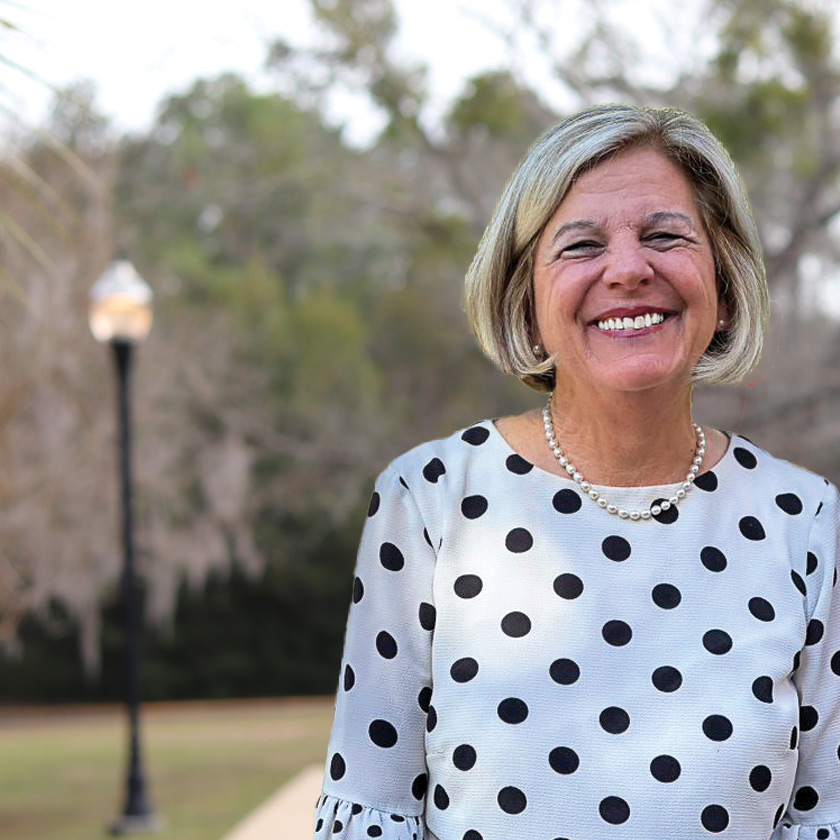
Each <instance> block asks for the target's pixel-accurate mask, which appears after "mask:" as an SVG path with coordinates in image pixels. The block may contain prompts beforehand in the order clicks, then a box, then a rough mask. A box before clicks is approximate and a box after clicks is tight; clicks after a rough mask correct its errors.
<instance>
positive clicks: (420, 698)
mask: <svg viewBox="0 0 840 840" xmlns="http://www.w3.org/2000/svg"><path fill="white" fill-rule="evenodd" d="M431 702H432V689H431V686H428V685H425V686H423V688H421V689H420V693H419V694H418V695H417V704H418V705H419V706H420V708H421V709H422V710H423V711H424V712H428V711H429V704H430V703H431Z"/></svg>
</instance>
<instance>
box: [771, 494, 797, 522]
mask: <svg viewBox="0 0 840 840" xmlns="http://www.w3.org/2000/svg"><path fill="white" fill-rule="evenodd" d="M776 504H777V505H778V506H779V507H780V508H781V509H782V510H783V511H784V512H785V513H789V514H790V515H791V516H796V515H797V514H799V513H802V499H800V498H799V496H797V495H796V493H780V494H779V495H778V496H776Z"/></svg>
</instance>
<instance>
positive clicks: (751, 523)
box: [738, 516, 767, 540]
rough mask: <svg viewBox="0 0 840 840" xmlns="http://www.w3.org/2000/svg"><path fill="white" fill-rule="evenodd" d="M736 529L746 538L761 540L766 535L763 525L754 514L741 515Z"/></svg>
mask: <svg viewBox="0 0 840 840" xmlns="http://www.w3.org/2000/svg"><path fill="white" fill-rule="evenodd" d="M738 529H739V530H740V531H741V534H743V536H745V537H746V538H747V539H748V540H763V539H764V538H765V537H766V536H767V535H766V534H765V533H764V526H763V525H762V524H761V523H760V522H759V521H758V520H757V519H756V518H755V517H754V516H744V517H742V519H741V521H740V522H739V523H738Z"/></svg>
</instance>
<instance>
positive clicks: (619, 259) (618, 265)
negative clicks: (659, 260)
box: [603, 242, 654, 289]
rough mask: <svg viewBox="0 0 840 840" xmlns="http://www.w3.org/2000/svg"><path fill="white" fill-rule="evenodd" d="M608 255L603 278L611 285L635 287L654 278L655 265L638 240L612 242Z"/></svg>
mask: <svg viewBox="0 0 840 840" xmlns="http://www.w3.org/2000/svg"><path fill="white" fill-rule="evenodd" d="M606 256H607V260H606V265H605V268H604V274H603V279H604V281H605V282H606V283H607V284H608V285H610V286H625V287H627V288H628V289H635V288H636V287H637V286H640V285H642V284H644V283H649V282H650V281H651V280H652V279H653V276H654V271H653V266H652V265H651V263H650V260H649V259H648V254H646V253H645V249H644V248H643V247H642V246H641V245H640V244H639V243H638V242H635V243H634V242H613V243H610V246H609V248H608V249H607V255H606Z"/></svg>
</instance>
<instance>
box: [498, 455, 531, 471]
mask: <svg viewBox="0 0 840 840" xmlns="http://www.w3.org/2000/svg"><path fill="white" fill-rule="evenodd" d="M505 466H506V467H507V468H508V470H509V471H510V472H512V473H514V474H515V475H527V474H528V473H529V472H531V470H532V469H534V465H533V464H532V463H531V462H530V461H526V460H525V459H524V458H523V457H522V456H521V455H516V454H514V455H508V456H507V458H506V459H505Z"/></svg>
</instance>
